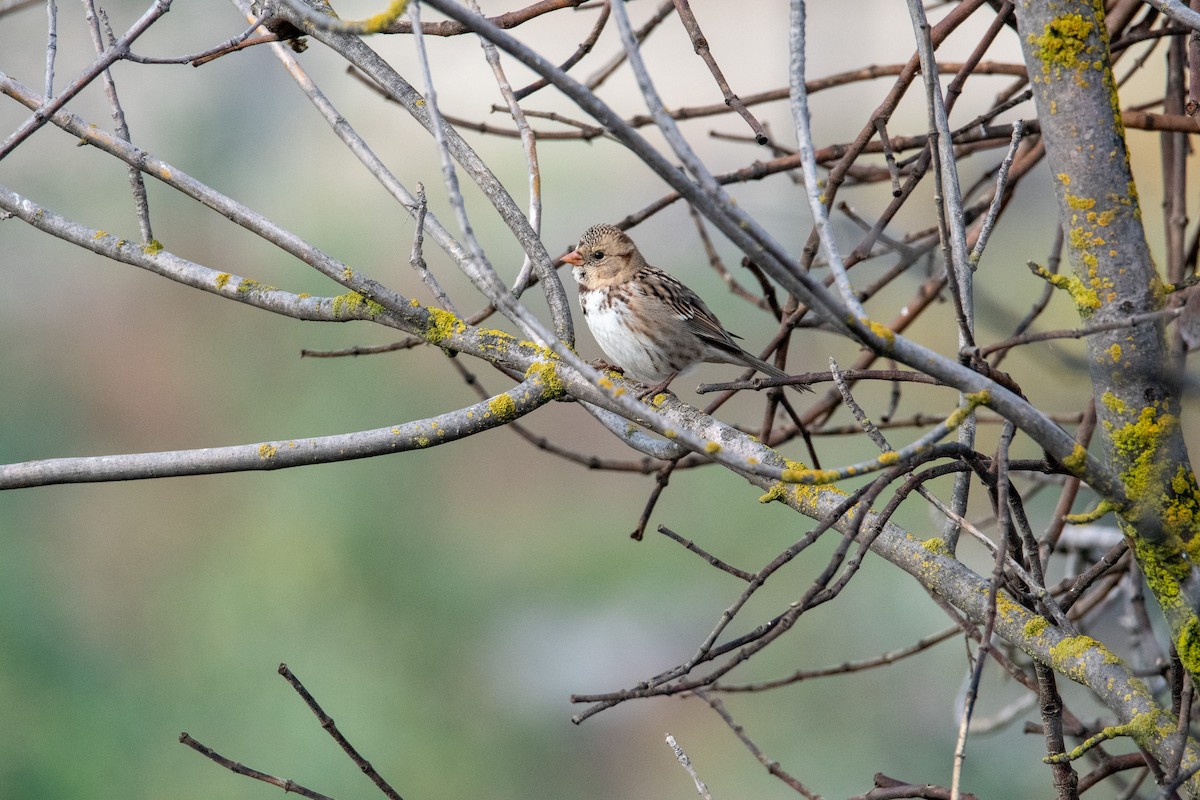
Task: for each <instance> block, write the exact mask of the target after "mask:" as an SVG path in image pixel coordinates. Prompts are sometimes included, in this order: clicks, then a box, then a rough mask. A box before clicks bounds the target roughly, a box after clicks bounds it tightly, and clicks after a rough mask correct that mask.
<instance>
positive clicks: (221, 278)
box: [216, 272, 233, 289]
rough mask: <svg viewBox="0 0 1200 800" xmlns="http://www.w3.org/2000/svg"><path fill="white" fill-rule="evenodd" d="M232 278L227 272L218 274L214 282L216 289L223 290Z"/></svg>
mask: <svg viewBox="0 0 1200 800" xmlns="http://www.w3.org/2000/svg"><path fill="white" fill-rule="evenodd" d="M232 277H233V276H232V275H230V274H229V273H228V272H221V273H218V275H217V280H216V284H217V288H218V289H224V288H225V285H226V284H228V283H229V279H230V278H232Z"/></svg>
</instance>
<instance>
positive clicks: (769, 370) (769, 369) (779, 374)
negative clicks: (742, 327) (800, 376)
mask: <svg viewBox="0 0 1200 800" xmlns="http://www.w3.org/2000/svg"><path fill="white" fill-rule="evenodd" d="M741 356H742V358H743V359H744V360H745V363H746V364H747V365H748V366H751V367H754V368H755V369H756V370H758V371H759V372H761V373H763V374H764V375H770V376H771V377H772V378H786V377H788V374H787V373H786V372H784V371H783V370H781V369H780V368H779V367H777V366H775V365H774V364H768V363H767V362H766V361H763V360H762V359H761V358H757V357H755V356H752V355H750V354H749V353H747V352H746V351H745V350H743V351H742V352H741ZM788 387H789V388H792V389H795V390H796V391H797V392H801V393H803V392H811V391H812V387H811V386H808V385H806V384H803V383H789V384H788Z"/></svg>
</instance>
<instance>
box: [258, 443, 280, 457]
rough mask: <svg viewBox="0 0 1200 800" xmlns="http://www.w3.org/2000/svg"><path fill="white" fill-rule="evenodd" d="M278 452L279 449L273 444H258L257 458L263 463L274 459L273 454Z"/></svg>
mask: <svg viewBox="0 0 1200 800" xmlns="http://www.w3.org/2000/svg"><path fill="white" fill-rule="evenodd" d="M278 452H279V448H278V447H276V446H275V445H273V444H260V445H259V446H258V457H259V458H261V459H263V460H264V461H266V460H267V459H270V458H274V457H275V454H276V453H278Z"/></svg>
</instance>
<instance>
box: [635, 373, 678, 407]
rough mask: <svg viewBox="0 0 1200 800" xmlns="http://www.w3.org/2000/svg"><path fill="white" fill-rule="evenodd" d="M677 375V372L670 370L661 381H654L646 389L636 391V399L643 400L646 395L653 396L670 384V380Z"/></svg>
mask: <svg viewBox="0 0 1200 800" xmlns="http://www.w3.org/2000/svg"><path fill="white" fill-rule="evenodd" d="M678 376H679V373H678V372H672V373H671V374H670V375H668V376H667V377H666V378H663V380H662V381H661V382H659V383H656V384H654V385H653V386H651V387H649V388H647V389H643V390H641V391H640V392H638V393H637V399H638V400H645V399H646V398H647V397H653V396H654V395H656V394H658V393H659V392H662V391H666V388H667V387H668V386H670V385H671V381H673V380H675V378H677V377H678Z"/></svg>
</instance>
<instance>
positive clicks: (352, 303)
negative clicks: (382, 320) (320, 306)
mask: <svg viewBox="0 0 1200 800" xmlns="http://www.w3.org/2000/svg"><path fill="white" fill-rule="evenodd" d="M363 309H366V312H367V314H368V315H370V316H372V317H377V316H379V315H380V314H382V313H383V312H384V308H383V306H381V305H380V304H379V303H376V302H375V301H374V300H368V299H367V298H365V297H363V296H362V295H361V294H359V293H358V292H346V293H345V294H339V295H338V296H337V297H335V298H333V315H334V316H335V317H344V316H350V315H352V316H358V315H360V314H362V313H363Z"/></svg>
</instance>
